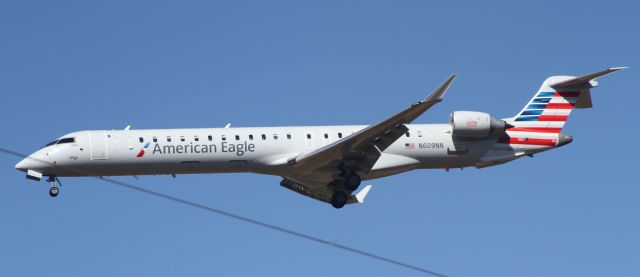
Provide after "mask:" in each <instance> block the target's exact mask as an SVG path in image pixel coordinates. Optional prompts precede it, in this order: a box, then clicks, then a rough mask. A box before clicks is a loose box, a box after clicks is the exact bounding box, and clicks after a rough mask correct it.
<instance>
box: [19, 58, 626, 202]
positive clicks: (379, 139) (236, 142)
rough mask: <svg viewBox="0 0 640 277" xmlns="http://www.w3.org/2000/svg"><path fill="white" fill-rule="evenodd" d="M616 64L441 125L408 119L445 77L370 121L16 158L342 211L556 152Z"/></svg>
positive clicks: (156, 137) (49, 147)
mask: <svg viewBox="0 0 640 277" xmlns="http://www.w3.org/2000/svg"><path fill="white" fill-rule="evenodd" d="M621 69H624V67H616V68H609V69H606V70H603V71H600V72H596V73H593V74H589V75H585V76H581V77H574V76H552V77H549V78H547V79H546V80H545V81H544V82H543V83H542V86H541V87H540V89H539V90H538V91H537V92H536V93H535V95H534V96H533V98H532V99H531V100H530V101H529V102H528V103H527V104H526V105H525V106H524V108H523V109H522V110H521V111H520V112H519V113H517V114H516V115H515V116H513V117H510V118H503V119H497V118H495V117H493V116H491V115H490V114H488V113H483V112H474V111H454V112H453V113H451V115H450V117H449V122H448V124H410V123H411V122H413V121H414V120H415V119H416V118H417V117H419V116H420V115H421V114H422V113H424V112H425V111H426V110H428V109H429V108H431V107H432V106H433V105H435V104H437V103H439V102H441V101H442V100H443V98H444V96H445V93H446V92H447V89H448V88H449V87H450V86H451V84H452V82H453V80H454V79H455V78H456V76H455V75H451V76H450V77H449V78H448V79H447V80H445V81H444V82H443V83H442V84H441V85H440V86H438V87H437V88H436V89H435V90H434V91H433V92H432V93H431V94H430V95H428V96H427V97H426V98H425V99H423V100H421V101H419V102H416V103H414V104H412V105H411V106H409V107H408V108H406V109H404V110H402V111H400V112H399V113H397V114H395V115H393V116H391V117H389V118H387V119H384V120H382V121H380V122H378V123H376V124H373V125H344V126H297V127H256V128H248V127H245V128H235V127H231V126H230V124H227V126H225V128H200V129H156V130H131V129H130V126H127V128H125V129H124V130H90V131H79V132H73V133H69V134H66V135H64V136H61V137H59V138H57V139H55V140H53V141H52V142H50V143H47V144H46V145H45V146H44V147H42V148H40V149H39V150H37V151H36V152H34V153H33V154H31V155H29V156H28V157H26V158H24V159H23V160H22V161H20V162H18V163H17V164H16V165H15V167H16V169H18V170H20V171H23V172H25V173H26V177H27V178H28V179H32V180H37V181H39V180H40V179H41V178H43V177H47V182H49V183H50V184H51V188H50V190H49V195H50V196H52V197H56V196H57V195H58V193H59V189H58V184H60V180H59V179H58V177H78V176H96V177H103V176H125V175H132V176H135V177H136V178H137V176H139V175H172V176H173V177H175V176H176V174H196V173H229V172H250V173H259V174H267V175H275V176H281V177H282V181H281V182H280V185H281V186H283V187H285V188H287V189H290V190H292V191H294V192H297V193H299V194H302V195H304V196H307V197H310V198H313V199H316V200H319V201H322V202H326V203H329V204H331V205H332V206H333V207H334V208H338V209H339V208H342V207H343V206H345V205H346V204H355V203H363V202H364V198H365V196H366V195H367V193H368V192H369V190H370V189H371V186H370V185H368V186H365V187H364V188H362V189H361V190H360V191H359V192H358V193H355V194H354V192H355V191H356V190H357V189H358V188H359V187H360V184H361V182H362V181H363V180H371V179H376V178H381V177H385V176H390V175H394V174H399V173H402V172H407V171H410V170H414V169H444V170H447V171H448V170H449V169H452V168H464V167H476V168H485V167H490V166H495V165H500V164H504V163H507V162H510V161H513V160H516V159H519V158H522V157H525V156H533V155H534V154H537V153H540V152H543V151H547V150H551V149H554V148H558V147H561V146H564V145H566V144H568V143H570V142H571V141H572V140H573V137H572V136H571V135H569V134H565V133H562V132H561V131H562V128H563V126H564V124H565V122H566V121H567V119H568V117H569V114H570V113H571V111H572V110H573V109H574V108H575V109H581V108H591V107H592V102H591V88H594V87H596V86H597V85H598V83H597V82H596V81H595V80H594V79H595V78H597V77H600V76H603V75H606V74H609V73H612V72H615V71H618V70H621Z"/></svg>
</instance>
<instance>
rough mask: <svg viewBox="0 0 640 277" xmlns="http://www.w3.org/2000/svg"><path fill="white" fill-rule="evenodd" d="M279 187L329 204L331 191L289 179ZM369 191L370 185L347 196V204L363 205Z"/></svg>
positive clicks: (281, 182)
mask: <svg viewBox="0 0 640 277" xmlns="http://www.w3.org/2000/svg"><path fill="white" fill-rule="evenodd" d="M280 185H281V186H283V187H285V188H287V189H289V190H291V191H294V192H296V193H298V194H301V195H304V196H306V197H309V198H313V199H315V200H318V201H321V202H325V203H329V204H331V195H332V193H333V191H331V190H330V189H329V188H322V187H318V186H313V185H307V184H304V183H302V182H298V181H295V180H292V179H289V178H287V177H283V178H282V181H280ZM370 190H371V185H367V186H365V187H364V188H363V189H362V190H360V192H358V193H356V194H355V195H349V199H348V200H347V204H358V203H363V202H364V198H365V197H366V196H367V194H368V193H369V191H370Z"/></svg>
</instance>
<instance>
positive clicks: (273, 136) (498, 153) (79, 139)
mask: <svg viewBox="0 0 640 277" xmlns="http://www.w3.org/2000/svg"><path fill="white" fill-rule="evenodd" d="M365 127H367V126H365V125H349V126H301V127H264V128H248V127H247V128H200V129H155V130H107V131H103V130H100V131H80V132H74V133H70V134H67V135H65V136H62V137H61V138H60V139H64V138H73V141H72V142H67V143H58V144H53V145H50V146H47V147H44V148H42V149H40V150H38V151H36V152H35V153H33V154H32V155H31V156H30V159H25V160H24V161H22V162H21V163H24V164H18V165H17V166H16V167H17V168H19V169H20V168H21V167H22V168H24V169H33V170H37V171H39V172H41V173H43V174H44V175H55V176H116V175H159V174H191V173H225V172H253V173H261V174H269V175H279V176H295V175H296V172H295V169H294V168H292V167H291V166H290V165H289V164H288V163H287V162H288V161H289V160H291V159H293V158H295V157H297V156H299V155H301V154H304V153H308V152H310V151H313V150H315V149H318V148H320V147H323V146H325V145H328V144H330V143H333V142H335V141H337V140H340V139H343V138H345V137H347V136H349V135H350V134H352V133H354V132H357V131H358V130H361V129H363V128H365ZM407 127H408V128H409V132H408V134H407V135H404V136H402V137H401V138H400V139H398V140H397V141H395V142H394V143H393V144H392V145H391V146H390V147H388V148H387V149H386V150H385V151H383V154H382V156H381V157H380V159H378V160H377V162H376V163H375V165H374V166H373V168H372V169H371V171H370V172H369V173H368V175H367V176H363V179H373V178H379V177H383V176H387V175H392V174H397V173H400V172H404V171H408V170H412V169H418V168H438V169H449V168H462V167H468V166H476V167H485V166H491V165H496V164H500V163H504V162H507V161H511V160H514V159H516V158H519V157H522V156H524V155H529V154H532V153H537V152H541V151H545V150H548V149H551V148H555V147H557V146H559V145H562V143H560V142H559V141H560V140H559V137H558V136H559V134H546V136H548V138H549V139H550V141H554V145H529V144H517V145H514V144H509V143H499V142H498V139H499V137H497V136H490V137H488V138H483V139H462V138H457V137H455V136H452V135H451V132H450V126H449V125H448V124H407ZM525 135H526V134H525ZM537 135H539V134H537ZM543 135H545V134H543ZM510 136H511V137H517V136H518V133H512V134H510ZM145 146H146V147H145Z"/></svg>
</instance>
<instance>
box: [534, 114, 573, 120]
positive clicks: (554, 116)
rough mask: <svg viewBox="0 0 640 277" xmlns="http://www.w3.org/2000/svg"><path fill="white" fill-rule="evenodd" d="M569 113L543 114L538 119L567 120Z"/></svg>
mask: <svg viewBox="0 0 640 277" xmlns="http://www.w3.org/2000/svg"><path fill="white" fill-rule="evenodd" d="M567 118H569V116H567V115H541V116H540V117H538V121H567Z"/></svg>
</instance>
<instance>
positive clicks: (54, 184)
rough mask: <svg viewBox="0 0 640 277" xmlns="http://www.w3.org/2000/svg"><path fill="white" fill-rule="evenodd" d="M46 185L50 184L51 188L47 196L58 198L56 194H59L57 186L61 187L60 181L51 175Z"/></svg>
mask: <svg viewBox="0 0 640 277" xmlns="http://www.w3.org/2000/svg"><path fill="white" fill-rule="evenodd" d="M47 183H49V184H51V188H50V189H49V196H51V197H56V196H58V193H60V189H59V188H58V186H57V185H60V187H62V183H60V179H58V177H56V176H53V175H52V176H49V177H48V178H47Z"/></svg>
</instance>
